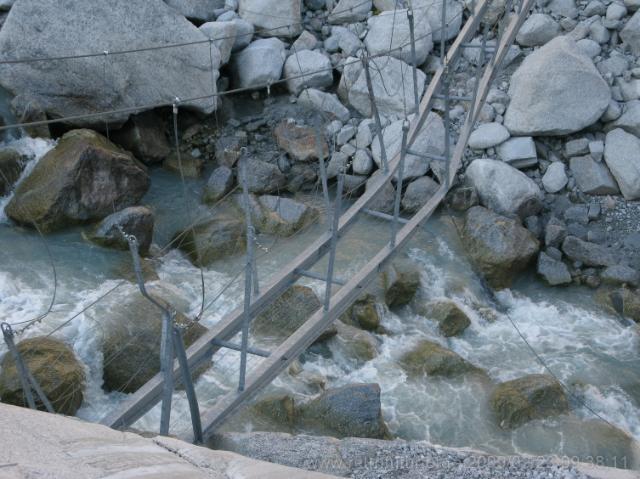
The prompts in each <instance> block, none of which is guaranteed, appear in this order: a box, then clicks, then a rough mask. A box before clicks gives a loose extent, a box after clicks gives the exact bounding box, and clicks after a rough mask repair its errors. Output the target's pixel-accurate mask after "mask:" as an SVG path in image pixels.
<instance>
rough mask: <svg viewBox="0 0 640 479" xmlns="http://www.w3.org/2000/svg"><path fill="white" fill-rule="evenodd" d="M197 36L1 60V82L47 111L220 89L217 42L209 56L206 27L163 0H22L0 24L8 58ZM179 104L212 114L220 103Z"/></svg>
mask: <svg viewBox="0 0 640 479" xmlns="http://www.w3.org/2000/svg"><path fill="white" fill-rule="evenodd" d="M176 1H177V0H176ZM70 15H72V17H70ZM151 20H152V21H151ZM132 25H144V26H145V27H144V37H145V38H146V39H147V41H142V42H141V32H140V29H139V28H132ZM199 41H203V44H201V45H193V46H190V47H185V48H169V49H162V50H158V51H149V52H145V53H139V54H130V55H119V56H117V57H111V56H109V55H107V56H104V55H100V56H98V57H95V58H83V59H79V60H64V61H59V62H35V63H34V62H32V63H16V64H4V65H2V66H0V85H2V86H3V87H4V88H6V89H7V90H8V91H9V92H11V93H12V94H13V95H25V96H28V97H29V98H30V99H32V100H35V101H36V102H37V103H38V104H39V105H40V106H41V107H42V109H43V111H44V112H45V113H46V114H47V116H48V117H50V118H60V117H70V116H75V115H86V114H91V113H96V112H102V111H110V110H122V109H127V108H132V109H133V108H135V107H137V108H139V109H140V110H143V109H144V106H145V105H156V104H158V103H163V102H167V101H171V99H173V98H175V97H179V98H196V97H200V96H202V95H203V93H204V92H206V93H207V94H210V93H215V81H214V82H213V84H212V81H211V75H212V68H213V75H214V79H215V80H217V78H218V67H219V63H220V55H219V53H218V50H217V48H215V46H214V47H213V52H212V53H213V55H212V56H210V55H209V45H208V43H207V42H206V37H205V36H204V35H203V34H202V32H200V31H199V30H198V29H197V28H196V26H195V25H193V24H192V23H191V22H189V21H188V20H187V19H186V18H185V17H184V16H183V15H182V14H181V13H180V12H178V11H177V10H175V9H173V8H171V7H170V6H168V5H167V4H166V3H164V2H162V1H160V0H152V1H151V0H130V1H126V2H125V1H116V2H109V3H104V2H88V1H86V0H64V1H60V0H24V1H20V2H18V3H17V4H16V5H14V6H13V8H12V9H11V14H10V15H9V16H8V17H7V19H6V21H5V23H4V25H3V27H2V31H0V56H1V57H2V58H3V59H4V60H10V59H21V58H34V57H37V58H41V57H58V56H65V55H76V54H78V53H86V52H102V51H104V50H108V51H114V52H115V51H120V50H128V49H131V48H135V47H139V46H144V47H148V46H156V45H163V44H173V43H188V42H199ZM80 46H81V48H80ZM150 79H152V80H153V87H152V88H151V87H150ZM212 88H213V89H214V91H212ZM180 106H181V107H187V108H193V109H196V110H198V111H201V112H203V113H211V112H212V111H213V110H214V109H215V107H216V102H215V101H212V100H211V99H210V98H208V99H205V100H196V101H192V102H185V103H182V104H181V105H180ZM132 113H133V111H120V112H119V113H113V114H110V115H109V117H108V121H109V122H110V123H112V124H115V125H121V124H123V123H124V122H125V121H126V120H127V119H128V118H129V116H130V115H131V114H132ZM104 121H105V118H103V117H95V118H79V119H76V120H68V123H70V124H72V125H76V126H92V125H93V126H99V127H102V126H104Z"/></svg>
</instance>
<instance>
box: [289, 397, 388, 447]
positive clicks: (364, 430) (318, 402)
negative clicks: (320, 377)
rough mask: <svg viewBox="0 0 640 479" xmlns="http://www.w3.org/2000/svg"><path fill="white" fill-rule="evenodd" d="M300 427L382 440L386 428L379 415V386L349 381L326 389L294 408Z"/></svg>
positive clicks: (380, 411)
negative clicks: (341, 385) (347, 383)
mask: <svg viewBox="0 0 640 479" xmlns="http://www.w3.org/2000/svg"><path fill="white" fill-rule="evenodd" d="M297 416H298V421H299V425H300V427H302V428H308V429H312V430H313V431H314V432H316V433H320V434H329V435H332V436H335V437H369V438H374V439H386V438H388V437H389V431H388V429H387V426H386V424H385V423H384V419H383V418H382V406H381V403H380V386H378V385H377V384H352V385H348V386H343V387H341V388H336V389H330V390H328V391H326V392H324V393H322V394H321V395H320V396H318V397H317V398H315V399H312V400H311V401H309V402H307V403H305V404H303V405H302V406H300V407H299V408H298V413H297Z"/></svg>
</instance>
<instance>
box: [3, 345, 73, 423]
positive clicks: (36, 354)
mask: <svg viewBox="0 0 640 479" xmlns="http://www.w3.org/2000/svg"><path fill="white" fill-rule="evenodd" d="M16 346H17V348H18V351H19V352H20V355H21V356H22V359H23V360H24V362H25V365H26V366H27V369H28V370H29V371H30V372H31V374H33V376H34V378H35V379H36V380H37V381H38V383H39V384H40V387H41V388H42V391H43V392H44V394H45V396H46V397H47V399H48V400H49V401H50V402H51V405H52V406H53V409H54V411H55V412H57V413H59V414H65V415H67V416H73V415H74V414H75V413H76V411H77V410H78V409H79V408H80V406H81V405H82V401H83V398H84V387H85V371H84V366H83V365H82V363H80V361H78V359H77V358H76V356H75V354H74V352H73V349H71V348H70V347H69V346H67V345H66V344H65V343H63V342H62V341H60V340H57V339H53V338H47V337H44V336H42V337H35V338H29V339H24V340H22V341H20V342H19V343H18V344H17V345H16ZM1 365H2V372H1V373H0V400H2V402H4V403H7V404H14V405H16V406H23V407H27V403H26V399H25V395H24V391H23V390H22V383H21V381H20V375H19V374H18V370H17V366H16V363H15V361H14V360H13V357H12V356H11V354H10V353H6V354H5V356H4V358H3V359H2V363H1ZM33 396H34V399H35V400H36V405H37V406H38V409H42V410H44V409H45V408H44V405H43V404H41V403H40V401H38V399H37V397H38V396H37V395H36V394H35V393H34V395H33Z"/></svg>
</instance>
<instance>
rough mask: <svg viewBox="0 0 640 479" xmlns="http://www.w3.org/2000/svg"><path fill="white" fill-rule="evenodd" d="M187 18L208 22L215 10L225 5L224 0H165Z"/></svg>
mask: <svg viewBox="0 0 640 479" xmlns="http://www.w3.org/2000/svg"><path fill="white" fill-rule="evenodd" d="M164 1H165V2H166V3H167V4H168V5H170V6H172V7H173V8H175V9H176V10H178V11H179V12H180V13H182V14H183V15H184V16H185V17H187V18H192V19H194V20H199V21H203V22H206V21H208V20H211V19H212V18H213V17H214V11H215V10H216V9H218V8H222V7H224V0H164Z"/></svg>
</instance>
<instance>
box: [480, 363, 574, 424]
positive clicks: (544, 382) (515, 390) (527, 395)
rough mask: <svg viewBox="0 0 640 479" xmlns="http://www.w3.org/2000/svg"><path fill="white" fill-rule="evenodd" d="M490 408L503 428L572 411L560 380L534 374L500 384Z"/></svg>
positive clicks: (493, 395) (492, 397)
mask: <svg viewBox="0 0 640 479" xmlns="http://www.w3.org/2000/svg"><path fill="white" fill-rule="evenodd" d="M491 408H492V410H493V412H494V414H495V415H496V420H497V422H498V424H499V425H500V427H501V428H503V429H514V428H517V427H518V426H521V425H522V424H525V423H526V422H529V421H531V420H533V419H542V418H546V417H550V416H556V415H558V414H563V413H566V412H568V411H569V402H568V401H567V398H566V396H565V393H564V390H563V389H562V386H561V385H560V383H558V381H556V380H555V379H554V378H552V377H551V376H547V375H543V374H531V375H528V376H524V377H521V378H518V379H514V380H512V381H507V382H504V383H501V384H499V385H498V386H497V387H496V388H495V390H494V391H493V393H492V394H491Z"/></svg>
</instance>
